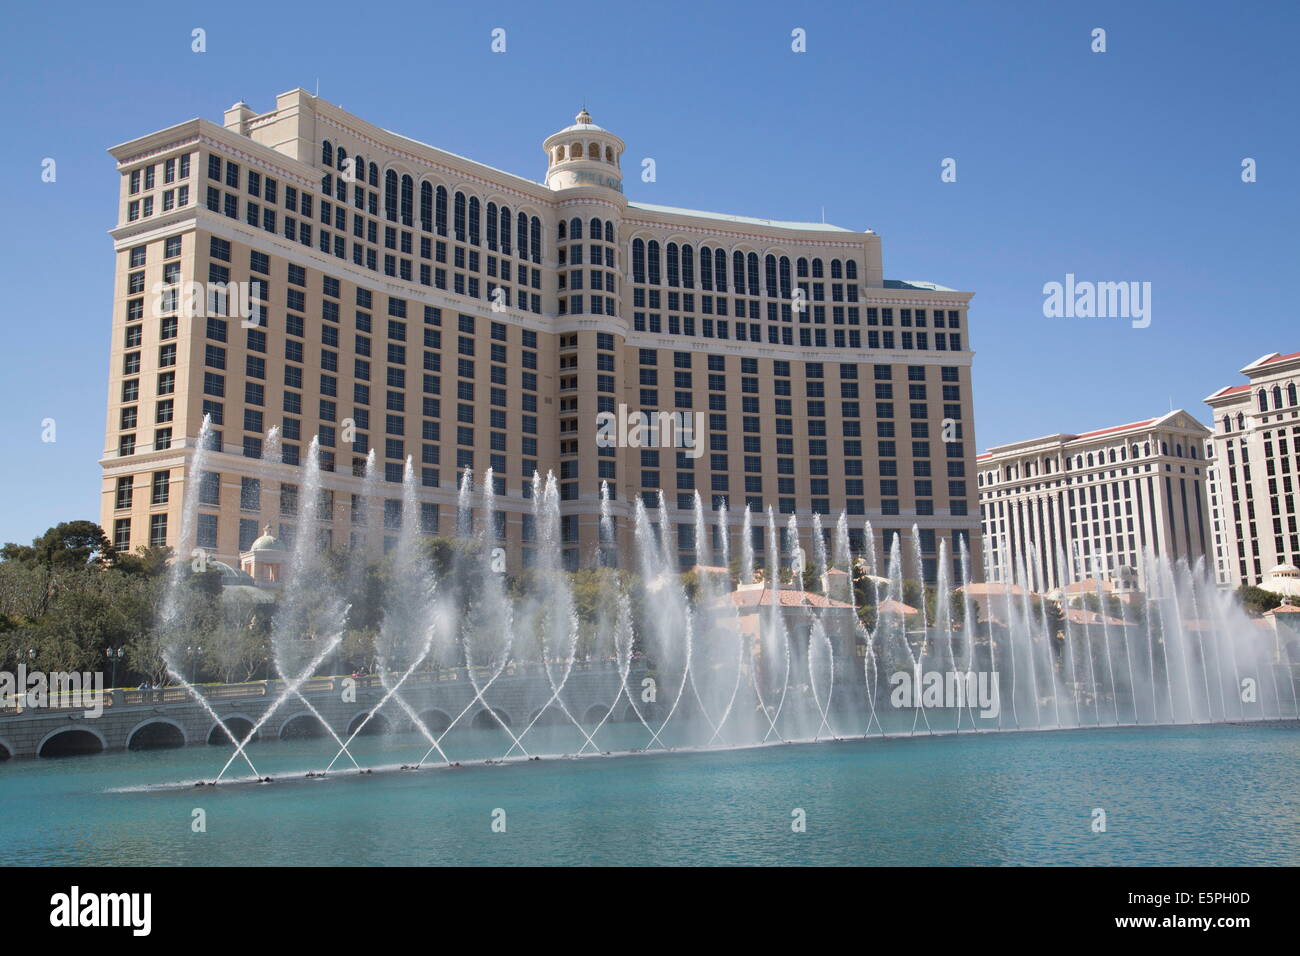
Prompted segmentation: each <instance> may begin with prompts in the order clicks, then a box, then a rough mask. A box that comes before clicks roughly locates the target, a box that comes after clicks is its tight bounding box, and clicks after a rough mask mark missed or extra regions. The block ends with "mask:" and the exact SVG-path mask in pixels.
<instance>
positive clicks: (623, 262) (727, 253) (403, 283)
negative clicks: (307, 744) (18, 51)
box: [101, 90, 981, 576]
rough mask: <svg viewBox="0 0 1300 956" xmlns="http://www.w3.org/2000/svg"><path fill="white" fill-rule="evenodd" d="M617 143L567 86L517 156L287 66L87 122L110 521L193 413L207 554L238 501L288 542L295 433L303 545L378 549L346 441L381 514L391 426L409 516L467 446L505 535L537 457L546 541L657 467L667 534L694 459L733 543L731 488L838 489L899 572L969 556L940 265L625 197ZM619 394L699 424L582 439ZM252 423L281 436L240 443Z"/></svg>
mask: <svg viewBox="0 0 1300 956" xmlns="http://www.w3.org/2000/svg"><path fill="white" fill-rule="evenodd" d="M624 148H625V146H624V143H623V140H621V139H619V137H617V136H615V135H614V134H613V133H610V132H608V131H607V130H605V129H602V128H601V127H599V126H596V125H595V124H594V123H592V121H591V117H590V116H589V115H587V113H586V111H585V110H584V111H583V112H582V113H580V114H579V115H578V117H577V120H576V122H575V124H574V125H572V126H569V127H567V128H566V129H563V130H560V131H559V132H557V133H555V134H553V135H551V136H550V137H548V138H547V139H546V141H545V143H544V144H543V149H544V151H545V153H546V158H547V163H548V166H547V172H546V179H545V182H543V183H538V182H534V181H532V180H529V179H524V178H522V177H519V176H515V175H512V174H510V173H505V172H501V171H499V170H496V169H493V168H491V167H489V166H485V165H483V164H481V163H477V162H474V161H472V160H468V159H464V158H462V157H460V156H455V155H453V154H451V153H447V152H444V151H442V150H440V149H436V148H434V147H432V146H426V145H424V144H422V143H419V142H416V141H415V140H411V139H407V138H406V137H404V136H399V135H397V134H396V133H390V132H388V131H386V130H383V129H380V128H379V127H377V126H373V125H371V124H370V123H367V122H365V121H363V120H361V119H359V118H358V117H356V116H353V115H351V114H349V113H346V112H344V111H343V110H342V109H340V108H339V107H337V106H335V105H333V104H331V103H328V102H326V101H324V100H322V99H319V98H318V97H315V96H312V95H310V94H309V93H306V92H304V91H302V90H292V91H290V92H288V93H284V94H282V95H281V96H279V97H278V98H277V101H276V107H275V109H274V110H272V111H270V112H268V113H264V114H260V115H259V114H257V113H255V112H254V111H253V110H252V109H250V108H249V107H248V105H247V104H245V103H242V102H241V103H237V104H235V105H234V106H233V107H231V108H230V109H229V110H228V111H227V112H226V115H225V124H224V126H218V125H216V124H214V123H210V122H208V121H205V120H201V119H195V120H190V121H188V122H185V123H182V124H180V125H178V126H172V127H170V128H168V129H164V130H161V131H159V132H156V133H152V134H150V135H148V136H144V137H141V138H139V139H134V140H131V141H130V142H127V143H124V144H122V145H120V146H116V147H114V148H113V149H112V150H111V151H110V152H111V153H112V155H113V156H114V158H115V159H116V160H117V167H118V170H119V171H120V173H121V177H122V178H121V197H120V203H119V221H118V224H117V227H116V228H115V229H113V230H112V233H111V235H112V237H113V241H114V250H115V255H116V259H117V271H116V288H115V293H114V304H113V323H112V326H113V328H112V352H111V360H110V366H109V393H108V421H107V427H106V442H105V451H104V457H103V459H102V461H101V465H102V467H103V506H102V519H103V525H104V527H105V529H106V530H107V531H108V532H109V534H110V535H111V537H112V539H113V541H114V543H115V544H116V545H117V546H118V547H122V548H128V547H129V548H135V547H137V546H140V545H147V544H151V545H164V544H166V545H173V546H174V545H176V543H177V535H178V534H179V529H180V510H181V501H182V496H183V494H184V487H183V483H184V480H185V468H186V463H187V462H188V460H189V458H190V455H191V452H192V449H193V446H194V444H195V440H196V436H197V435H198V433H199V428H200V424H201V421H202V419H203V416H204V415H205V414H206V415H211V417H212V421H213V423H214V427H215V432H216V435H215V439H214V447H215V448H218V449H219V453H214V454H213V455H212V457H211V458H210V459H208V460H209V461H210V462H211V476H210V477H208V478H206V479H205V481H204V482H203V485H202V499H201V500H202V507H201V515H200V518H199V522H198V528H197V535H198V544H199V546H200V547H203V548H206V549H209V550H210V551H211V552H213V553H214V554H215V556H216V557H217V558H219V559H221V560H223V561H226V562H229V563H232V564H234V563H237V555H238V554H239V553H241V552H244V551H246V550H247V549H248V548H249V547H250V545H251V544H252V542H253V541H254V539H256V538H257V537H258V536H259V535H261V534H262V530H263V528H264V526H266V525H271V526H272V529H273V530H274V532H275V534H276V536H277V537H278V538H279V539H280V540H281V541H284V542H285V543H286V546H288V544H289V542H291V541H292V539H293V522H294V513H295V502H296V499H297V486H298V483H299V481H300V480H301V475H300V469H299V465H300V463H301V461H302V460H303V458H304V457H305V455H306V452H307V449H308V447H309V444H310V442H311V439H312V437H313V436H315V435H317V434H319V435H320V446H321V458H322V463H323V467H324V469H325V470H326V472H327V473H326V475H325V482H326V485H327V487H328V495H327V497H328V498H329V501H328V505H329V508H330V514H331V515H332V520H330V522H329V526H330V535H331V538H332V543H333V545H334V546H353V547H368V548H371V549H374V551H375V553H376V554H378V553H380V552H381V549H382V547H383V545H384V541H383V539H384V538H385V537H388V536H391V531H389V532H388V534H387V535H386V534H385V531H384V529H383V528H382V527H381V525H382V524H383V522H381V521H380V520H377V519H376V520H371V521H369V522H368V523H367V522H366V521H365V520H364V519H365V517H366V516H365V515H364V514H357V513H354V511H353V505H354V503H355V500H356V499H355V496H357V495H358V494H359V493H360V491H361V480H360V479H359V478H358V477H356V475H357V474H359V473H360V471H361V469H362V468H363V466H364V460H365V457H366V454H367V452H368V451H369V450H370V449H372V448H373V449H375V451H376V455H377V458H378V462H379V469H380V473H381V475H382V478H383V479H384V481H383V491H382V495H383V497H384V498H385V499H386V500H385V502H384V506H383V512H382V513H383V514H384V515H385V516H386V517H388V518H389V519H390V524H391V519H392V518H393V517H394V516H395V515H396V514H397V513H398V509H400V507H401V489H400V487H399V485H398V482H400V481H401V478H402V473H403V465H404V462H405V460H406V458H407V457H408V456H411V457H412V459H413V462H414V467H415V474H416V476H417V477H418V479H419V481H420V483H421V486H422V490H421V498H422V502H421V508H422V511H421V513H422V519H423V522H424V527H425V529H426V530H427V531H428V532H429V533H431V534H432V533H441V534H451V533H453V532H454V530H455V513H454V508H455V501H456V486H457V482H458V479H459V477H460V475H461V473H462V472H463V470H464V469H466V468H472V469H473V472H474V475H475V478H476V480H478V479H481V477H482V475H483V474H484V472H485V471H486V470H487V469H488V468H489V467H491V468H492V469H493V472H494V475H495V482H496V491H497V494H498V502H499V506H500V508H501V511H502V512H503V514H504V517H503V519H502V524H501V526H500V528H499V529H498V533H499V534H500V535H501V536H502V537H501V540H502V542H503V544H504V546H505V547H506V548H507V549H508V552H509V553H510V554H512V555H514V556H517V557H518V558H520V560H522V561H524V562H526V561H528V560H529V559H530V557H531V555H532V548H533V547H534V546H535V542H534V541H533V540H532V523H531V521H529V520H525V519H526V516H527V515H528V514H529V513H530V512H531V502H530V501H529V500H528V499H529V498H530V497H531V493H532V488H531V479H532V476H533V472H534V469H536V470H537V471H539V472H541V473H542V474H543V475H545V474H546V472H547V471H548V470H553V471H554V472H555V473H556V475H557V476H558V479H559V481H560V488H561V495H562V513H563V518H562V536H563V546H564V558H565V561H566V562H567V565H568V566H569V567H571V568H577V567H580V566H584V567H585V566H588V565H590V564H591V563H592V562H593V561H594V560H595V557H596V555H597V553H598V548H597V542H598V529H597V520H598V510H599V495H600V486H601V482H602V481H606V482H608V483H609V486H610V489H611V494H612V495H613V496H614V497H615V498H616V499H617V503H616V505H615V507H614V513H615V516H616V521H617V529H618V533H619V536H620V539H621V540H620V544H621V549H622V551H623V553H624V555H626V554H628V553H629V551H630V547H629V545H630V538H629V534H630V530H629V529H630V518H631V515H632V508H631V506H630V502H631V501H632V500H633V499H635V497H637V496H643V497H644V498H645V501H646V503H647V505H648V506H651V507H655V506H657V490H658V489H660V488H662V489H664V493H665V496H666V500H667V504H668V508H669V515H668V517H667V520H668V521H670V522H671V523H673V524H675V525H676V526H677V527H676V528H675V529H672V540H673V541H674V542H675V543H676V544H677V546H678V550H679V557H680V559H681V562H682V564H683V566H689V565H691V564H693V563H695V556H694V552H693V547H694V545H693V538H692V531H693V527H692V518H691V515H690V514H689V513H688V512H687V509H688V508H689V507H690V506H691V504H692V494H691V493H692V490H693V489H696V488H698V489H699V491H700V494H701V495H702V496H703V500H704V503H705V507H706V508H709V507H711V506H714V505H716V504H717V503H719V502H721V501H722V500H724V499H725V500H726V502H727V503H728V507H729V509H730V517H731V521H732V524H733V527H734V529H735V530H734V531H733V541H732V548H733V554H738V553H739V528H740V521H741V517H742V515H741V512H742V511H743V509H744V507H745V505H746V503H748V504H749V506H750V507H751V508H752V509H753V510H754V511H765V510H766V509H767V508H769V507H771V508H773V509H775V511H776V512H777V513H778V514H779V515H780V516H781V517H780V519H779V520H780V521H781V524H782V525H784V524H785V521H786V520H787V517H788V515H789V514H792V513H797V514H798V515H799V516H800V518H799V520H800V525H801V529H802V533H803V534H804V535H807V534H808V531H809V529H810V528H811V513H812V512H813V511H817V512H821V513H822V514H823V515H825V516H826V518H827V519H829V520H827V521H826V524H827V525H828V526H829V525H830V524H833V521H834V517H835V516H837V515H838V513H839V512H840V510H841V509H844V510H847V512H848V514H849V519H850V527H851V528H852V531H853V533H854V543H855V546H860V545H861V535H862V529H863V527H864V522H865V520H866V519H867V518H870V519H871V521H872V524H873V526H874V528H875V530H876V532H877V536H878V542H877V543H878V545H879V543H880V541H879V539H880V538H883V537H885V536H886V535H891V536H892V535H893V534H895V533H901V534H902V535H903V536H904V537H905V538H909V539H910V537H911V528H912V526H913V524H915V525H916V526H918V528H919V529H920V540H921V543H922V546H923V548H924V550H925V573H926V574H927V575H931V576H932V575H933V574H934V571H935V569H936V561H937V557H938V554H939V548H938V546H939V543H941V542H943V541H945V540H946V541H947V542H948V544H949V547H950V552H949V553H953V551H952V550H951V549H952V546H953V544H954V542H955V541H956V540H957V539H959V538H962V537H966V539H967V540H968V542H969V547H970V549H971V551H972V552H973V554H972V560H973V562H974V564H975V567H976V571H977V573H978V564H979V557H980V554H981V548H980V546H979V543H978V540H977V538H978V532H979V522H978V519H977V517H976V515H975V509H974V503H973V501H972V492H973V490H974V489H973V487H971V486H970V484H969V482H971V481H972V479H973V475H974V435H973V430H972V427H971V359H972V353H971V350H970V339H969V336H968V331H967V328H968V327H967V306H968V304H969V301H970V298H971V293H967V292H956V291H953V290H951V289H946V288H943V287H942V286H937V285H933V284H931V283H922V282H900V281H891V280H887V279H885V278H884V273H883V271H882V264H881V241H880V237H879V236H878V235H876V234H875V233H873V232H871V231H867V232H860V233H859V232H851V231H849V230H846V229H842V228H839V227H836V226H829V225H825V224H822V223H800V222H774V221H771V220H766V219H750V218H746V217H741V216H728V215H721V214H717V213H710V212H697V211H694V210H689V209H674V208H670V207H667V206H657V205H650V204H648V203H639V202H629V201H628V200H627V198H626V197H625V196H624V194H623V188H622V177H623V171H622V162H623V159H624ZM633 165H634V166H639V163H635V162H634V164H633ZM638 185H639V184H638ZM641 188H643V189H648V188H650V187H641ZM194 282H197V283H202V284H204V285H205V286H207V285H208V284H211V283H252V287H253V290H254V299H255V303H254V304H255V308H254V309H253V311H254V313H255V314H256V315H257V318H258V322H257V324H255V325H252V326H251V327H250V324H249V323H245V322H241V320H240V318H239V317H238V316H233V317H231V316H226V315H223V316H205V317H201V318H186V317H185V314H184V312H183V311H179V312H178V302H179V303H181V304H183V302H184V300H185V295H186V292H187V290H189V289H190V288H192V287H191V286H190V285H189V284H190V283H194ZM160 287H161V288H162V292H161V294H160V295H156V294H155V293H156V291H157V290H158V289H159V288H160ZM804 303H806V305H804ZM620 404H621V405H625V406H626V407H627V408H628V409H629V410H631V411H636V410H645V411H649V410H657V409H662V410H670V411H682V412H691V413H693V412H701V413H703V415H704V419H703V422H704V425H705V431H704V434H703V435H700V436H698V437H699V440H700V441H701V442H704V443H706V444H705V445H704V447H703V449H702V451H703V454H702V455H701V456H700V457H691V456H688V455H685V454H680V453H678V452H677V451H675V450H674V449H671V448H668V449H651V448H629V447H611V448H598V447H597V445H596V440H595V438H596V428H597V424H596V423H597V414H598V413H599V412H602V411H614V412H616V411H617V409H618V406H619V405H620ZM945 420H947V427H945V424H944V423H945ZM272 426H280V428H281V429H282V434H283V463H282V464H272V463H269V462H267V461H264V460H259V458H260V456H261V455H262V454H263V439H264V436H265V435H266V432H267V429H268V428H270V427H272ZM945 436H946V437H947V438H950V439H952V440H950V441H945V440H944V439H945ZM376 513H378V512H376ZM655 520H659V519H658V516H657V512H656V513H655ZM755 524H756V526H757V525H758V522H757V521H756V522H755ZM783 537H784V535H783ZM755 540H756V546H757V547H758V549H759V550H758V553H759V555H760V556H762V554H763V545H764V543H765V539H764V537H763V536H762V535H757V534H756V536H755ZM806 544H807V542H805V546H806ZM625 563H627V562H626V560H625Z"/></svg>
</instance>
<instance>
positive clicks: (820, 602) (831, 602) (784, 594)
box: [731, 588, 853, 611]
mask: <svg viewBox="0 0 1300 956" xmlns="http://www.w3.org/2000/svg"><path fill="white" fill-rule="evenodd" d="M773 594H779V595H780V602H781V607H817V608H844V609H846V610H850V611H851V610H853V605H852V604H846V603H845V602H843V601H836V600H835V599H834V598H828V597H827V596H826V595H824V594H814V593H813V592H812V591H800V590H798V589H797V588H782V589H781V590H779V591H772V590H771V589H769V588H761V589H760V588H750V589H748V590H745V591H732V592H731V600H732V602H733V603H734V604H735V605H736V606H737V607H771V606H772V595H773Z"/></svg>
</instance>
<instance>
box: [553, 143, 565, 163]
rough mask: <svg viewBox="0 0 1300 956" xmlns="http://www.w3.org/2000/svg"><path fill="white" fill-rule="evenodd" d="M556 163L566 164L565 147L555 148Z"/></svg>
mask: <svg viewBox="0 0 1300 956" xmlns="http://www.w3.org/2000/svg"><path fill="white" fill-rule="evenodd" d="M555 161H556V162H557V163H562V162H564V147H563V146H557V147H555Z"/></svg>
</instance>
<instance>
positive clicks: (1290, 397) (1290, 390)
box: [1286, 382, 1296, 405]
mask: <svg viewBox="0 0 1300 956" xmlns="http://www.w3.org/2000/svg"><path fill="white" fill-rule="evenodd" d="M1286 403H1287V404H1288V405H1294V404H1295V403H1296V394H1295V382H1292V383H1291V384H1290V385H1288V386H1287V387H1286Z"/></svg>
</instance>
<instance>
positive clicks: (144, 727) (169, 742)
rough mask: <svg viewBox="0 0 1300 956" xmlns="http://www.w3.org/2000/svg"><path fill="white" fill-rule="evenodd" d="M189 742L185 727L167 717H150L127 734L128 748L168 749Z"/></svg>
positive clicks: (182, 745)
mask: <svg viewBox="0 0 1300 956" xmlns="http://www.w3.org/2000/svg"><path fill="white" fill-rule="evenodd" d="M186 743H188V740H187V739H186V736H185V728H184V727H182V726H181V725H180V724H178V723H176V721H174V720H170V719H169V718H167V717H150V718H149V719H148V720H143V721H141V722H140V723H138V724H136V725H135V726H134V727H133V728H131V732H130V733H129V734H127V735H126V749H127V750H166V749H169V748H172V747H184V746H185V744H186Z"/></svg>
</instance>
